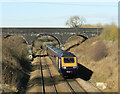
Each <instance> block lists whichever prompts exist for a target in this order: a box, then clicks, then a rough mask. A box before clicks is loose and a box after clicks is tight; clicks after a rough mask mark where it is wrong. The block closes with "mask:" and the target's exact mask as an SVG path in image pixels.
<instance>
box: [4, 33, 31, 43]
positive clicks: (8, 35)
mask: <svg viewBox="0 0 120 94" xmlns="http://www.w3.org/2000/svg"><path fill="white" fill-rule="evenodd" d="M10 36H18V37H21V38H22V39H23V40H24V41H25V43H26V44H27V45H30V44H29V42H28V41H27V40H26V38H25V37H24V36H23V35H17V34H7V35H5V36H3V37H4V38H7V37H10Z"/></svg>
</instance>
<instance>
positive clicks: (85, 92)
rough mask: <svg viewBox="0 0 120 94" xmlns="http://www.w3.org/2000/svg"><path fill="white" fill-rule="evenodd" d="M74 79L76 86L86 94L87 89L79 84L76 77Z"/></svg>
mask: <svg viewBox="0 0 120 94" xmlns="http://www.w3.org/2000/svg"><path fill="white" fill-rule="evenodd" d="M74 81H75V82H76V83H77V84H78V86H79V87H80V88H81V89H82V90H83V91H84V92H85V94H88V93H87V90H85V89H84V88H83V87H82V86H81V85H80V83H78V81H77V80H76V79H74Z"/></svg>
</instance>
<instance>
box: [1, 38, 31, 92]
mask: <svg viewBox="0 0 120 94" xmlns="http://www.w3.org/2000/svg"><path fill="white" fill-rule="evenodd" d="M28 55H29V54H28V45H27V44H26V43H25V41H24V40H23V39H22V38H21V37H19V36H9V37H7V38H2V88H3V91H4V92H19V93H21V92H24V91H25V87H26V84H27V81H28V79H29V76H28V75H27V74H25V73H24V72H26V73H28V72H29V71H30V70H31V67H30V62H29V59H28ZM23 71H24V72H23Z"/></svg>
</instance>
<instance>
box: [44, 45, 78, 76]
mask: <svg viewBox="0 0 120 94" xmlns="http://www.w3.org/2000/svg"><path fill="white" fill-rule="evenodd" d="M46 51H47V54H48V55H49V57H50V58H51V59H52V61H53V63H54V65H55V67H56V68H57V69H58V71H59V72H61V73H62V74H63V75H69V74H71V75H76V73H77V68H78V65H77V57H76V56H75V55H74V54H72V53H70V52H67V51H64V50H62V49H59V48H57V47H55V46H52V45H49V44H48V45H46Z"/></svg>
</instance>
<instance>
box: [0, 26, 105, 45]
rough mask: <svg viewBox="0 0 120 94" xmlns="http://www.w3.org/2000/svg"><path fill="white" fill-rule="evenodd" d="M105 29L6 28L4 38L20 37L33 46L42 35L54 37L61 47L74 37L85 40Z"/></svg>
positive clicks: (3, 31) (3, 33)
mask: <svg viewBox="0 0 120 94" xmlns="http://www.w3.org/2000/svg"><path fill="white" fill-rule="evenodd" d="M102 29H103V28H27V27H26V28H22V27H19V28H17V27H4V28H2V36H4V37H7V36H9V35H20V36H22V37H24V39H25V40H26V41H27V42H28V44H29V45H33V42H34V41H35V40H36V39H37V38H38V37H39V36H41V35H48V36H52V37H54V38H55V39H56V40H57V41H58V43H59V44H60V46H61V47H63V46H64V44H65V43H66V41H67V40H68V39H69V38H70V37H72V36H81V37H83V38H84V40H86V39H88V38H91V37H95V36H98V35H100V34H101V32H102Z"/></svg>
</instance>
